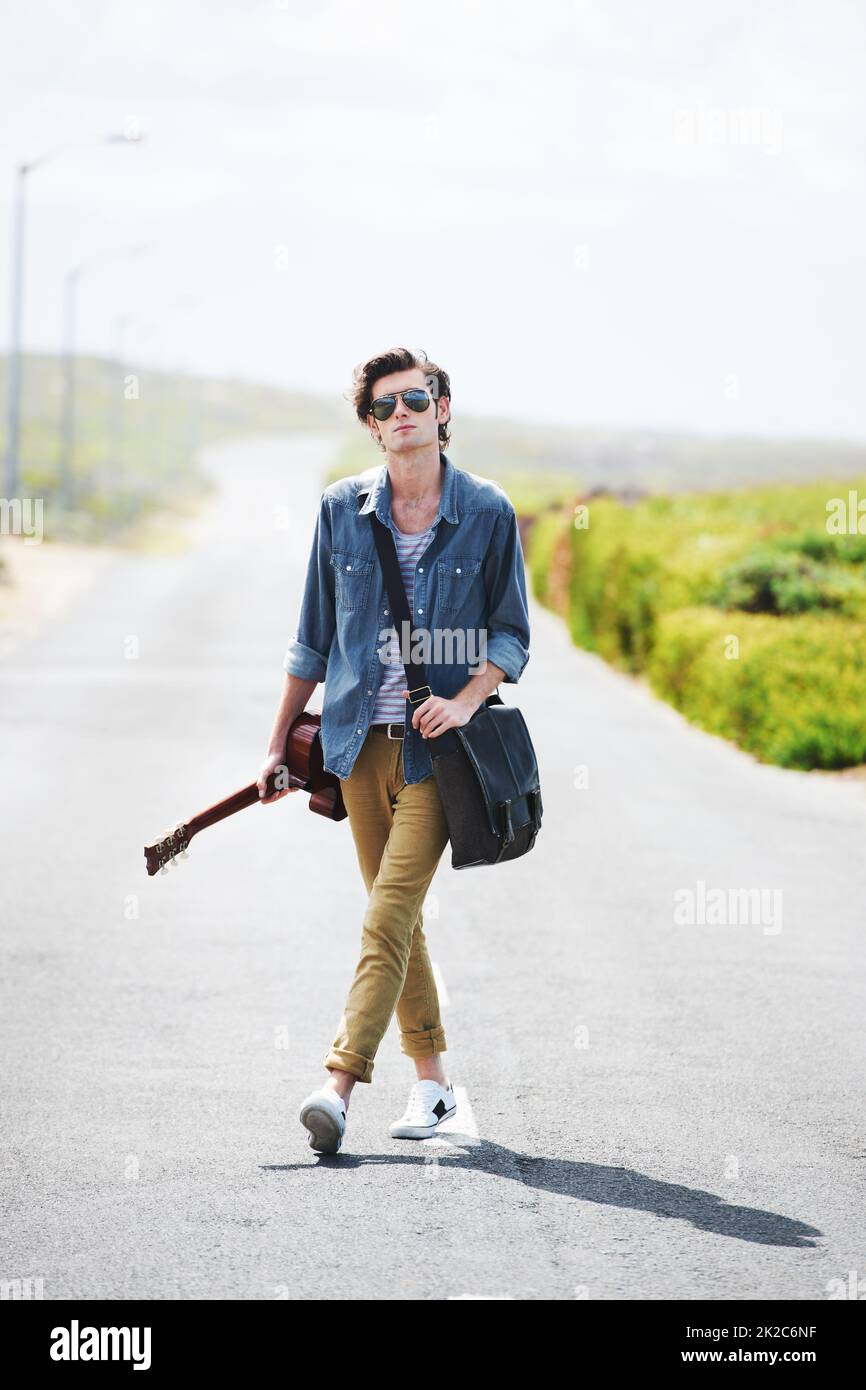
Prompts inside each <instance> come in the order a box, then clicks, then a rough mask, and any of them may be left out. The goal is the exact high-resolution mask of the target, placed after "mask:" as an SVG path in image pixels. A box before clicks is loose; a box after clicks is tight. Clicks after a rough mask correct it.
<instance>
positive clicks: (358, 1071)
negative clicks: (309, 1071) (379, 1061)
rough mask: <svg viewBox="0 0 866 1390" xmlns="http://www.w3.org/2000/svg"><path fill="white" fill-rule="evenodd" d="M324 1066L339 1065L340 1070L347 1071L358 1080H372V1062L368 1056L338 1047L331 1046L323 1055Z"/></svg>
mask: <svg viewBox="0 0 866 1390" xmlns="http://www.w3.org/2000/svg"><path fill="white" fill-rule="evenodd" d="M324 1065H325V1066H326V1067H339V1069H340V1071H347V1072H349V1073H350V1074H351V1075H352V1076H355V1077H357V1078H358V1080H359V1081H372V1080H373V1063H372V1062H371V1061H370V1059H369V1057H361V1056H360V1054H359V1053H357V1052H344V1051H343V1049H342V1048H340V1047H332V1048H331V1049H330V1050H329V1051H328V1052H326V1053H325V1056H324Z"/></svg>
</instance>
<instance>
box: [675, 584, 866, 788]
mask: <svg viewBox="0 0 866 1390" xmlns="http://www.w3.org/2000/svg"><path fill="white" fill-rule="evenodd" d="M648 675H649V679H650V683H651V685H652V687H653V689H654V690H655V691H656V692H657V693H658V694H659V695H662V696H663V697H664V698H665V699H666V700H669V701H670V703H671V704H672V705H674V706H675V707H676V708H677V709H678V710H680V711H681V712H682V713H683V714H684V715H685V716H686V718H688V719H691V720H692V721H693V722H694V723H695V724H699V725H700V726H701V728H703V729H707V730H709V731H710V732H711V733H714V734H721V735H722V736H723V737H724V738H729V739H733V740H734V742H736V743H738V744H739V745H740V747H741V748H745V749H747V750H748V751H749V752H751V753H754V754H755V755H756V756H757V757H758V758H760V759H762V760H763V761H765V762H771V763H777V764H779V765H780V766H782V767H795V768H813V767H821V768H839V767H848V766H851V765H853V764H858V763H864V762H866V623H855V622H850V621H847V620H845V619H840V618H820V617H813V616H805V617H792V618H774V617H768V616H765V615H763V614H761V615H755V614H752V613H735V612H729V613H720V612H718V611H716V610H713V609H708V608H685V609H681V610H680V611H679V612H677V613H666V614H665V615H664V616H663V617H662V618H661V619H660V621H659V624H658V632H657V635H656V641H655V645H654V648H653V653H652V657H651V659H650V662H649V665H648Z"/></svg>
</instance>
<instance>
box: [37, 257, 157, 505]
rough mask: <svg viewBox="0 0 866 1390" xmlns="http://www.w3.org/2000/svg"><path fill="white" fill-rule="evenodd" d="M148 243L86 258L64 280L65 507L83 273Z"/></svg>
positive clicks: (71, 488) (71, 471)
mask: <svg viewBox="0 0 866 1390" xmlns="http://www.w3.org/2000/svg"><path fill="white" fill-rule="evenodd" d="M150 249H151V247H150V246H149V245H144V246H126V247H123V248H122V249H120V250H117V251H109V252H108V253H107V254H106V255H104V256H99V257H97V258H96V259H95V260H91V261H85V262H84V263H83V264H81V265H76V266H73V267H72V269H71V270H68V271H67V272H66V276H65V278H64V283H63V382H64V390H63V423H62V428H61V431H60V470H59V471H60V491H61V497H62V501H63V505H64V507H67V508H69V507H71V506H72V504H73V502H74V500H75V427H76V422H75V393H76V385H77V382H76V371H75V350H76V338H77V330H78V286H79V284H80V283H81V277H82V275H84V274H86V273H87V272H88V271H91V270H95V269H99V268H100V267H101V266H104V265H107V264H108V263H109V262H111V261H116V260H122V259H123V258H124V257H126V256H140V255H142V254H143V253H144V252H145V251H149V250H150Z"/></svg>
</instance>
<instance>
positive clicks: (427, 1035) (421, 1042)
mask: <svg viewBox="0 0 866 1390" xmlns="http://www.w3.org/2000/svg"><path fill="white" fill-rule="evenodd" d="M400 1051H401V1052H402V1053H403V1055H404V1057H432V1056H433V1054H434V1052H447V1051H448V1046H447V1044H446V1042H445V1029H444V1028H441V1027H440V1028H426V1029H425V1030H424V1032H423V1033H401V1034H400Z"/></svg>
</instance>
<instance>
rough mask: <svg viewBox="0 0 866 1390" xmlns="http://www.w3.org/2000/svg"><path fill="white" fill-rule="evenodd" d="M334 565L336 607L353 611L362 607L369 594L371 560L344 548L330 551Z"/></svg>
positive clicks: (345, 610)
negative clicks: (352, 553)
mask: <svg viewBox="0 0 866 1390" xmlns="http://www.w3.org/2000/svg"><path fill="white" fill-rule="evenodd" d="M331 564H332V565H333V567H334V594H335V597H336V600H337V607H338V608H342V609H343V610H344V612H347V613H353V612H355V611H356V609H358V608H363V607H364V605H365V604H366V602H367V599H368V598H369V595H370V580H371V578H372V575H373V561H372V560H367V559H365V557H364V556H363V555H351V554H350V553H349V552H348V551H346V550H334V551H332V552H331Z"/></svg>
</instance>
